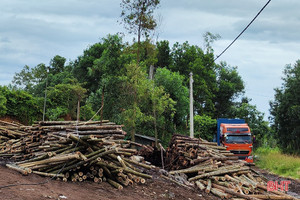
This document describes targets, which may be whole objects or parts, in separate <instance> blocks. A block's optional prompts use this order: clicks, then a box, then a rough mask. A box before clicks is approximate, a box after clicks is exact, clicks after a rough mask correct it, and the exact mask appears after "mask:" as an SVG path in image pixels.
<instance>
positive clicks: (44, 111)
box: [43, 68, 49, 121]
mask: <svg viewBox="0 0 300 200" xmlns="http://www.w3.org/2000/svg"><path fill="white" fill-rule="evenodd" d="M46 73H47V76H46V88H45V97H44V109H43V121H45V115H46V102H47V87H48V73H49V68H47V69H46Z"/></svg>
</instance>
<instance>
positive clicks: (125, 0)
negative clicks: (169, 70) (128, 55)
mask: <svg viewBox="0 0 300 200" xmlns="http://www.w3.org/2000/svg"><path fill="white" fill-rule="evenodd" d="M159 3H160V0H122V2H121V4H120V6H121V8H122V12H121V18H122V21H121V22H122V23H123V24H124V27H125V29H127V30H128V32H129V33H130V34H136V35H137V43H138V47H137V63H139V60H140V43H141V37H142V36H144V37H148V36H149V34H150V32H151V31H153V30H154V29H155V28H156V26H157V23H156V20H155V19H154V17H153V12H154V10H155V9H156V8H157V7H158V5H159Z"/></svg>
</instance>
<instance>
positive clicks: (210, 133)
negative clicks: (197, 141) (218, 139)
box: [194, 115, 217, 141]
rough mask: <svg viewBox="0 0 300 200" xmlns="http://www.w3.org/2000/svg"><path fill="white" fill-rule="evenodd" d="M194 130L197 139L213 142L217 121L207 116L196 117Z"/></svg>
mask: <svg viewBox="0 0 300 200" xmlns="http://www.w3.org/2000/svg"><path fill="white" fill-rule="evenodd" d="M194 128H195V137H201V138H203V139H206V140H208V141H212V140H213V138H214V135H215V134H216V130H217V120H216V119H212V118H211V117H210V116H207V115H201V116H200V115H195V117H194Z"/></svg>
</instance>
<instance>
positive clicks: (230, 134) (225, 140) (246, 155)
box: [219, 123, 253, 163]
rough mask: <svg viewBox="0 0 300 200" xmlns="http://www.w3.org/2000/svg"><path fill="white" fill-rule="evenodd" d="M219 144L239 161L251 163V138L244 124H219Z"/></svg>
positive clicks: (248, 129) (246, 125) (247, 127)
mask: <svg viewBox="0 0 300 200" xmlns="http://www.w3.org/2000/svg"><path fill="white" fill-rule="evenodd" d="M219 126H220V127H219V128H220V129H219V131H220V134H219V136H220V144H221V145H223V146H225V147H226V149H227V150H228V151H230V152H231V153H233V154H235V155H236V156H238V157H239V159H243V160H245V161H247V162H249V163H253V157H252V156H251V154H252V147H253V145H252V137H251V131H250V127H249V126H248V124H246V123H237V124H235V123H232V124H231V123H220V124H219Z"/></svg>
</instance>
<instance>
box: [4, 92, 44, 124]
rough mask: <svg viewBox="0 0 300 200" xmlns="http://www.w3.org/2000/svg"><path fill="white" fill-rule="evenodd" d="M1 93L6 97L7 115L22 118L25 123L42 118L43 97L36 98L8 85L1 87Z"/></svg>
mask: <svg viewBox="0 0 300 200" xmlns="http://www.w3.org/2000/svg"><path fill="white" fill-rule="evenodd" d="M0 94H1V96H4V97H5V99H6V113H5V115H7V116H10V117H13V118H15V119H18V120H20V121H21V122H22V123H24V124H31V123H32V122H34V121H36V120H38V119H40V118H41V114H42V108H41V106H40V105H42V104H41V99H39V98H35V97H33V96H32V95H30V94H29V93H28V92H26V91H23V90H10V89H9V88H8V87H5V86H4V87H2V86H1V87H0Z"/></svg>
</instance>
